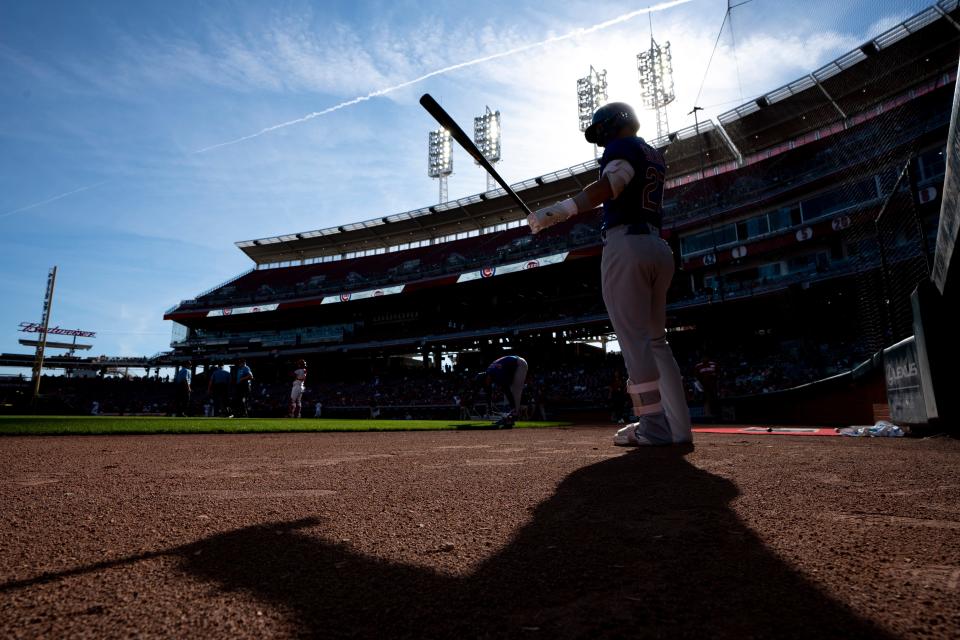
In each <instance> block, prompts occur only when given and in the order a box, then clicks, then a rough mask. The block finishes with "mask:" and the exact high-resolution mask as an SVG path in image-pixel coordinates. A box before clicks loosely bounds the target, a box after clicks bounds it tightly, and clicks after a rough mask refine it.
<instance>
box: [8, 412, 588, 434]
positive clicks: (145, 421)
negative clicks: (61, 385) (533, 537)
mask: <svg viewBox="0 0 960 640" xmlns="http://www.w3.org/2000/svg"><path fill="white" fill-rule="evenodd" d="M569 424H570V423H568V422H518V423H517V425H516V426H517V428H520V429H529V428H538V427H560V426H566V425H569ZM488 428H491V423H490V421H487V420H477V421H472V422H470V421H462V420H327V419H319V420H318V419H307V418H302V419H296V420H291V419H288V418H242V419H238V418H159V417H137V416H0V435H7V436H23V435H114V434H151V433H284V432H322V431H431V430H457V429H463V430H469V429H488Z"/></svg>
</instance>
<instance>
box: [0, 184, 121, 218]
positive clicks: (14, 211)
mask: <svg viewBox="0 0 960 640" xmlns="http://www.w3.org/2000/svg"><path fill="white" fill-rule="evenodd" d="M108 182H110V181H109V180H103V181H102V182H97V183H94V184H88V185H86V186H85V187H80V188H79V189H73V190H72V191H67V192H65V193H61V194H60V195H56V196H53V197H52V198H47V199H46V200H41V201H40V202H34V203H33V204H28V205H26V206H23V207H19V208H17V209H11V210H10V211H5V212H4V213H0V218H6V217H7V216H12V215H14V214H17V213H23V212H24V211H29V210H30V209H35V208H36V207H42V206H43V205H45V204H50V203H51V202H56V201H57V200H62V199H63V198H66V197H68V196H72V195H74V194H77V193H81V192H83V191H89V190H90V189H96V188H97V187H100V186H103V185H105V184H107V183H108Z"/></svg>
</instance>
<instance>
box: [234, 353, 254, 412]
mask: <svg viewBox="0 0 960 640" xmlns="http://www.w3.org/2000/svg"><path fill="white" fill-rule="evenodd" d="M234 370H235V377H234V381H235V382H236V385H237V386H236V387H235V388H234V391H233V405H234V406H233V415H235V416H239V417H241V418H249V417H250V409H249V406H248V403H249V402H250V388H251V386H252V384H253V372H252V371H251V370H250V367H248V366H247V361H246V360H240V361H239V362H238V363H237V366H236V367H235V368H234Z"/></svg>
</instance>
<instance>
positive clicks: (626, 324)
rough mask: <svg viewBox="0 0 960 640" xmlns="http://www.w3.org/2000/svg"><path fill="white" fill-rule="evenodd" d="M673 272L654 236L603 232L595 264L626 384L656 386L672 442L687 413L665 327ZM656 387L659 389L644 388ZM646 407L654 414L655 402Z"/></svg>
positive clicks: (686, 427) (684, 427)
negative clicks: (626, 378) (599, 253)
mask: <svg viewBox="0 0 960 640" xmlns="http://www.w3.org/2000/svg"><path fill="white" fill-rule="evenodd" d="M673 271H674V266H673V253H672V252H671V251H670V247H669V246H668V245H667V243H666V242H664V241H663V240H661V239H660V238H659V237H658V236H655V235H649V234H643V235H628V234H627V227H626V226H619V227H614V228H613V229H610V230H609V231H607V233H606V239H605V241H604V247H603V258H602V260H601V263H600V274H601V284H602V288H603V302H604V304H605V305H606V307H607V314H608V315H609V316H610V322H611V324H613V330H614V332H615V333H616V334H617V340H618V341H619V343H620V350H621V351H622V352H623V359H624V361H625V362H626V365H627V373H628V374H629V376H630V384H632V385H634V386H636V387H645V388H654V389H655V388H657V386H658V387H659V395H660V401H661V402H662V407H663V411H664V412H665V413H666V416H667V422H668V423H669V424H670V430H671V432H672V435H673V441H674V442H689V441H690V440H691V431H690V411H689V410H688V409H687V400H686V394H685V393H684V390H683V378H682V376H681V375H680V367H679V366H677V361H676V360H675V359H674V357H673V351H671V350H670V345H669V343H667V332H666V328H665V327H666V322H667V289H669V288H670V280H671V279H672V278H673ZM656 382H658V383H659V384H658V385H652V384H650V383H656ZM645 395H647V396H648V397H649V395H650V394H645ZM654 399H655V394H654ZM645 404H648V403H645ZM651 408H653V409H656V405H655V400H654V405H653V406H652V407H651Z"/></svg>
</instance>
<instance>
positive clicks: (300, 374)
mask: <svg viewBox="0 0 960 640" xmlns="http://www.w3.org/2000/svg"><path fill="white" fill-rule="evenodd" d="M306 379H307V370H306V369H297V370H295V371H294V372H293V386H295V387H297V386H300V387H302V386H303V383H304V381H305V380H306Z"/></svg>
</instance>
